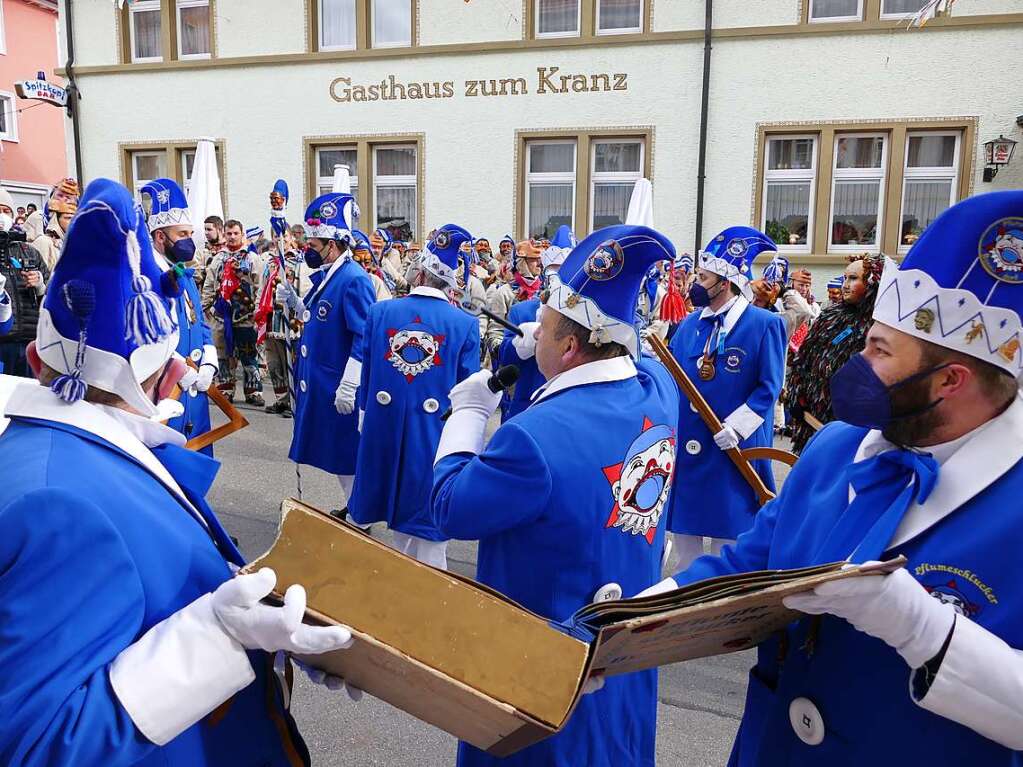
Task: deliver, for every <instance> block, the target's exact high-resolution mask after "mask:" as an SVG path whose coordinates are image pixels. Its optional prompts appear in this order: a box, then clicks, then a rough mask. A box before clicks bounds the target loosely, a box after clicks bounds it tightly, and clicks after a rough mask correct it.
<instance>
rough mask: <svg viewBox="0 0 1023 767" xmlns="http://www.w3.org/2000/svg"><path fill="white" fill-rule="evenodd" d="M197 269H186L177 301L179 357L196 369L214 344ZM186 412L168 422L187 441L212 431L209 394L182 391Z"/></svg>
mask: <svg viewBox="0 0 1023 767" xmlns="http://www.w3.org/2000/svg"><path fill="white" fill-rule="evenodd" d="M194 272H195V270H194V269H186V270H185V273H184V275H182V277H181V282H182V283H183V285H184V288H185V290H184V293H182V295H181V298H179V299H178V300H177V301H176V302H175V309H176V312H177V317H178V333H179V336H178V349H177V351H178V354H180V355H181V356H182V357H184V358H185V359H190V360H192V362H193V363H194V364H195V366H196V367H199V365H201V364H202V354H203V347H205V346H209V345H211V344H212V343H213V336H212V334H211V333H210V326H209V325H208V324H206V318H205V317H204V316H203V313H202V301H201V299H200V298H199V289H198V288H196V286H195V279H194V277H193V274H194ZM179 401H180V402H181V404H182V405H184V407H185V412H184V413H182V414H181V415H180V416H178V417H177V418H172V419H170V420H169V421H168V422H167V425H168V426H170V427H171V428H172V429H174V430H175V431H179V432H181V433H182V434H184V435H185V439H194V438H195V437H198V436H201V435H203V434H205V433H206V432H208V431H209V430H210V400H209V397H208V396H207V395H206V392H195V393H194V394H192V393H189V392H182V393H181V399H180V400H179ZM202 452H204V453H206V454H207V455H213V446H212V445H210V446H208V447H206V448H204V449H203V451H202Z"/></svg>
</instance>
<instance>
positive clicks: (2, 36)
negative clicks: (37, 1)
mask: <svg viewBox="0 0 1023 767" xmlns="http://www.w3.org/2000/svg"><path fill="white" fill-rule="evenodd" d="M57 47H58V49H59V48H60V46H57ZM0 53H7V25H6V24H4V4H3V2H2V0H0ZM61 66H63V62H62V63H61Z"/></svg>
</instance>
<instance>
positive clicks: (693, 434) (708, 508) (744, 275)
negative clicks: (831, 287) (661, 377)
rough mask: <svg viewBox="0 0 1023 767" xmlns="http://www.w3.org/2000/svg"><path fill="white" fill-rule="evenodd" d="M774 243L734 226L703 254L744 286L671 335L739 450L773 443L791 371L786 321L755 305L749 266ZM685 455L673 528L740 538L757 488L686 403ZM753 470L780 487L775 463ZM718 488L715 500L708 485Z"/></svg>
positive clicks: (711, 266) (708, 265) (682, 418)
mask: <svg viewBox="0 0 1023 767" xmlns="http://www.w3.org/2000/svg"><path fill="white" fill-rule="evenodd" d="M773 250H774V243H773V242H771V240H770V239H769V238H767V237H766V236H765V235H763V234H761V233H760V232H758V231H756V230H755V229H750V228H749V227H732V228H730V229H726V230H725V231H724V232H722V233H721V234H719V235H718V236H716V237H715V238H714V239H713V240H711V241H710V243H709V244H708V245H707V248H706V250H704V251H703V252H702V253H701V254H700V268H702V269H705V270H707V271H710V272H713V273H714V274H717V275H718V276H720V277H722V278H723V279H725V280H727V281H728V282H730V283H731V284H732V285H735V286H737V287H738V288H739V289H740V290H741V291H742V295H739V296H735V297H733V298H732V300H731V301H730V302H729V303H726V304H725V305H724V306H723V307H722V308H721V309H720V310H719V311H718V312H717V313H715V312H713V311H711V310H710V308H709V307H704V309H703V311H701V312H694V313H693V314H691V315H690V316H689V317H687V318H686V320H685V321H684V322H683V323H682V325H681V326H680V327H679V329H678V332H677V333H675V335H674V336H673V337H672V339H671V344H670V347H669V348H670V349H671V352H672V354H673V355H674V356H675V358H676V359H677V360H678V362H679V364H680V365H681V366H682V368H683V369H684V370H685V371H686V373H688V374H689V377H690V378H691V379H692V380H693V382H694V383H695V384H696V386H697V388H698V389H699V390H700V393H701V394H702V395H703V397H704V399H706V400H707V404H709V405H710V407H711V408H712V409H713V410H714V412H715V413H717V414H718V416H719V417H720V418H722V421H723V422H724V424H725V426H726V427H730V428H731V429H733V430H734V431H735V433H736V434H737V435H738V437H739V438H740V442H739V447H740V448H749V447H767V446H770V445H771V444H772V439H773V423H774V403H775V401H776V400H777V399H778V395H779V394H780V392H781V386H782V378H783V374H784V368H785V324H784V322H783V321H782V319H781V318H780V317H779V316H778V315H777V314H775V313H772V312H769V311H766V310H764V309H760V308H758V307H755V306H752V305H751V304H750V302H749V300H748V296H747V295H746V294H747V293H748V291H749V278H748V275H749V272H750V264H752V262H753V259H754V258H755V257H756V256H757V255H758V254H759V253H762V252H765V251H766V252H770V251H773ZM678 427H679V428H678V433H679V457H678V471H677V472H676V473H675V487H674V490H673V492H672V495H671V501H670V502H669V503H670V511H669V516H668V520H669V521H668V526H669V529H670V530H671V532H672V533H677V534H684V535H689V536H709V537H712V538H718V539H734V538H735V537H736V536H738V535H739V534H740V533H742V532H744V531H745V530H747V529H748V528H749V527H750V525H752V524H753V515H754V514H755V513H756V511H757V508H758V504H757V497H756V495H755V494H754V492H753V490H752V488H750V486H749V484H748V483H747V482H746V480H745V479H743V477H742V475H741V474H740V473H739V472H738V471H737V470H736V468H735V466H733V465H732V462H731V461H730V460H729V458H728V456H727V455H726V454H725V453H724V450H722V449H719V448H718V446H717V445H716V444H715V440H714V436H715V435H713V434H711V432H710V430H709V429H708V428H707V426H706V424H704V422H703V420H702V419H701V418H700V416H699V415H698V414H697V413H696V411H695V409H694V408H692V407H691V406H690V403H689V402H688V401H683V403H682V406H681V408H680V409H679V418H678ZM754 468H755V469H756V470H757V473H758V474H760V476H761V478H762V479H763V480H764V483H765V484H766V485H767V486H768V487H769V488H772V489H773V488H774V479H773V477H772V475H771V468H770V464H769V462H767V461H755V462H754ZM709 488H714V489H715V490H716V491H717V492H715V493H714V502H713V503H708V502H707V496H706V490H707V489H709Z"/></svg>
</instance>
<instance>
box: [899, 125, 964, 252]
mask: <svg viewBox="0 0 1023 767" xmlns="http://www.w3.org/2000/svg"><path fill="white" fill-rule="evenodd" d="M959 142H960V133H959V132H958V131H951V132H936V131H928V132H920V133H910V134H908V135H907V136H906V165H905V169H904V171H903V179H904V180H903V184H902V225H901V228H900V230H899V249H900V250H905V249H907V248H908V247H909V246H910V245H912V244H913V242H914V241H915V240H916V238H917V237H918V236H919V235H920V233H921V232H922V231H923V230H924V229H925V228H926V227H927V226H928V225H930V223H931V222H932V221H934V219H935V218H937V217H938V214H939V213H941V212H942V211H943V210H945V209H946V208H948V207H949V206H950V205H952V203H954V202H955V201H956V192H957V190H958V187H959Z"/></svg>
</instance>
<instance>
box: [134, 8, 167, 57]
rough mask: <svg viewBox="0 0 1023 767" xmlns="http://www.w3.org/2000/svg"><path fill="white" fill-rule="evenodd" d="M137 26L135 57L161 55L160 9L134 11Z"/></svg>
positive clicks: (135, 25) (135, 26)
mask: <svg viewBox="0 0 1023 767" xmlns="http://www.w3.org/2000/svg"><path fill="white" fill-rule="evenodd" d="M131 17H132V24H133V25H134V28H135V58H137V59H151V58H158V57H159V56H161V55H162V54H161V52H160V11H159V10H155V11H133V12H132V14H131Z"/></svg>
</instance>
